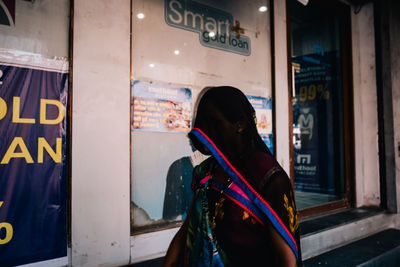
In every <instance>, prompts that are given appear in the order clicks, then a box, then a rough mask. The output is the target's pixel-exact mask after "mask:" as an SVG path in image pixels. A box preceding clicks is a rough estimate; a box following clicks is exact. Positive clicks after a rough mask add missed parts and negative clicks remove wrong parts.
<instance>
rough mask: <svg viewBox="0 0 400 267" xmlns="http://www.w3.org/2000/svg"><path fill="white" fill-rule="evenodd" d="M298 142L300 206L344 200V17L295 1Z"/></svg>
mask: <svg viewBox="0 0 400 267" xmlns="http://www.w3.org/2000/svg"><path fill="white" fill-rule="evenodd" d="M290 14H291V17H290V23H291V40H292V62H293V64H292V70H293V71H292V73H293V76H294V92H293V94H294V96H293V146H294V172H295V190H296V203H297V206H298V209H304V208H308V207H312V206H317V205H321V204H325V203H327V202H331V201H335V200H340V199H342V198H343V192H344V182H343V181H344V171H343V169H344V168H343V121H342V116H343V111H342V110H343V108H342V94H343V93H342V83H341V68H340V59H341V54H340V42H339V41H340V35H339V27H338V25H339V21H338V18H337V17H335V16H334V15H333V14H332V13H330V12H328V11H326V10H324V9H323V8H321V7H320V6H319V7H315V6H313V5H312V4H309V5H307V6H304V5H302V4H300V3H299V2H298V1H297V0H292V1H290Z"/></svg>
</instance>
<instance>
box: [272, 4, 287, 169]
mask: <svg viewBox="0 0 400 267" xmlns="http://www.w3.org/2000/svg"><path fill="white" fill-rule="evenodd" d="M274 27H275V29H274V31H275V114H276V122H275V124H276V158H277V160H278V162H279V163H280V164H281V166H282V167H283V168H284V170H285V171H286V172H287V173H288V174H289V173H290V147H289V144H291V142H290V141H289V104H290V105H291V103H289V85H288V71H287V70H288V66H287V58H288V54H287V38H286V2H285V1H274Z"/></svg>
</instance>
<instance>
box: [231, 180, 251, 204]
mask: <svg viewBox="0 0 400 267" xmlns="http://www.w3.org/2000/svg"><path fill="white" fill-rule="evenodd" d="M229 188H230V189H232V190H233V191H235V192H236V193H238V194H239V195H241V196H242V197H244V198H245V199H247V200H248V201H250V198H248V197H247V195H246V194H245V193H244V192H243V190H242V189H240V187H239V186H237V184H235V183H232V184H231V185H230V186H229ZM250 202H251V201H250Z"/></svg>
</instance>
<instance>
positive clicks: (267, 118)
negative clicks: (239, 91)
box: [247, 96, 274, 153]
mask: <svg viewBox="0 0 400 267" xmlns="http://www.w3.org/2000/svg"><path fill="white" fill-rule="evenodd" d="M247 99H248V100H249V102H250V103H251V105H252V106H253V108H254V110H255V112H256V118H257V130H258V133H259V134H260V136H261V138H262V140H263V141H264V143H265V144H266V146H267V147H268V149H269V151H271V153H274V143H273V136H272V100H271V98H265V97H260V96H247Z"/></svg>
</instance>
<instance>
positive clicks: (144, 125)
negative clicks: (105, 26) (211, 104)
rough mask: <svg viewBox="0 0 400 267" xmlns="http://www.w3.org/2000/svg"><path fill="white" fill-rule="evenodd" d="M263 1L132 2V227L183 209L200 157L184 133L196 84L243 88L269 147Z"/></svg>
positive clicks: (165, 219)
mask: <svg viewBox="0 0 400 267" xmlns="http://www.w3.org/2000/svg"><path fill="white" fill-rule="evenodd" d="M267 2H269V1H267V0H256V1H245V0H235V1H232V0H229V1H228V0H223V1H206V0H203V1H197V0H196V1H194V0H193V1H192V0H134V1H133V2H132V77H131V80H132V95H131V103H132V105H131V108H132V110H131V112H132V116H131V117H132V119H131V146H132V150H131V155H132V157H131V158H132V164H131V166H132V167H131V173H132V176H131V178H132V180H131V186H132V203H131V210H132V212H131V214H132V231H133V233H140V232H143V231H148V230H149V229H150V230H151V231H153V230H154V229H155V228H157V229H160V228H164V227H170V226H173V225H175V224H176V223H179V222H180V221H181V220H182V219H184V218H185V216H186V211H187V208H188V206H189V204H190V202H191V198H192V189H191V183H192V171H193V168H194V166H196V165H197V164H199V163H200V162H201V161H202V160H204V156H203V155H201V154H200V153H199V152H197V151H193V149H192V148H191V146H190V144H189V140H188V138H187V133H188V131H189V130H190V128H191V123H192V118H193V105H194V103H195V101H196V99H197V95H198V94H199V92H200V91H201V89H202V88H204V87H206V86H219V85H230V86H234V87H237V88H239V89H241V90H242V91H243V92H244V93H245V94H246V95H247V96H248V97H249V99H250V101H251V102H252V103H253V105H254V107H255V109H256V111H257V117H258V120H259V132H260V134H261V135H262V137H263V138H264V140H265V142H266V143H267V145H268V146H269V147H270V149H271V150H272V149H273V148H272V102H271V101H272V100H271V59H270V55H271V53H270V25H269V21H270V18H269V10H268V9H269V6H268V5H267Z"/></svg>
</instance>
